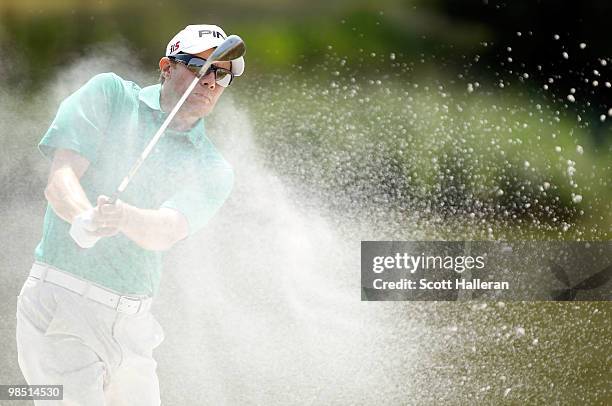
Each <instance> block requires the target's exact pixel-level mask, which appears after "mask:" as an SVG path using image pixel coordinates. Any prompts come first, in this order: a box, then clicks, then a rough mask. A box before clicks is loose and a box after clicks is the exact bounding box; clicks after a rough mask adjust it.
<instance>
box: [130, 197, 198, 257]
mask: <svg viewBox="0 0 612 406" xmlns="http://www.w3.org/2000/svg"><path fill="white" fill-rule="evenodd" d="M124 210H125V211H126V213H125V221H124V223H123V224H122V226H121V231H122V232H123V234H125V235H126V236H127V237H128V238H129V239H130V240H132V241H134V242H135V243H136V244H138V245H139V246H141V247H142V248H144V249H147V250H152V251H164V250H167V249H169V248H171V247H172V246H173V245H174V244H175V243H176V242H178V241H180V240H182V239H183V238H185V237H187V234H188V225H187V221H186V220H185V219H184V217H183V216H182V215H181V214H179V213H178V212H176V211H174V210H171V209H166V208H162V209H159V210H149V209H140V208H138V207H134V206H130V205H128V204H125V203H124Z"/></svg>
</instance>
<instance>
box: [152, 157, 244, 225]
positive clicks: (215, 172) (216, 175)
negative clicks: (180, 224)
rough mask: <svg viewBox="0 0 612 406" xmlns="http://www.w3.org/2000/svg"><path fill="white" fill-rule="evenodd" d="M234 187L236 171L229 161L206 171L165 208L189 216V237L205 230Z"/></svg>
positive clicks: (166, 203) (187, 185) (176, 195)
mask: <svg viewBox="0 0 612 406" xmlns="http://www.w3.org/2000/svg"><path fill="white" fill-rule="evenodd" d="M233 185H234V171H233V170H232V168H231V166H229V164H227V163H226V162H223V163H219V164H216V165H213V166H212V167H209V168H208V169H207V170H205V171H202V173H200V174H199V175H198V176H197V177H194V178H192V180H191V181H190V182H189V183H188V184H186V185H185V186H183V187H182V188H181V189H180V190H179V191H178V192H177V193H176V194H175V195H174V196H172V197H171V198H170V199H169V200H167V201H166V202H164V203H163V204H162V205H161V207H165V208H169V209H174V210H176V211H178V212H180V213H181V214H183V215H184V216H185V218H186V219H187V222H188V223H189V235H190V236H191V235H193V234H195V233H196V232H198V231H199V230H201V229H202V228H203V227H204V226H205V225H206V223H208V221H209V220H210V219H211V218H212V217H213V216H214V215H215V213H216V212H217V211H218V210H219V209H220V208H221V206H222V205H223V203H224V202H225V201H226V200H227V198H228V196H229V195H230V192H231V191H232V188H233Z"/></svg>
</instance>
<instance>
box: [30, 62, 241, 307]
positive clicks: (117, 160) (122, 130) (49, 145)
mask: <svg viewBox="0 0 612 406" xmlns="http://www.w3.org/2000/svg"><path fill="white" fill-rule="evenodd" d="M160 91H161V85H154V86H149V87H145V88H142V89H141V88H140V87H139V86H138V85H136V84H134V83H133V82H129V81H126V80H123V79H122V78H120V77H119V76H117V75H115V74H114V73H103V74H99V75H96V76H94V77H93V78H92V79H91V80H90V81H89V82H87V83H86V84H85V85H84V86H83V87H81V88H80V89H78V90H77V91H76V92H75V93H73V94H72V95H70V96H69V97H68V98H66V99H65V100H64V101H63V102H62V103H61V105H60V107H59V110H58V112H57V115H56V117H55V119H54V120H53V122H52V124H51V127H50V128H49V130H48V131H47V132H46V134H45V135H44V137H43V138H42V140H41V141H40V144H39V149H40V151H41V152H42V154H43V155H44V156H45V157H47V158H48V159H50V160H51V159H52V158H53V154H54V151H55V150H56V149H58V148H64V149H70V150H73V151H76V152H77V153H79V154H80V155H82V156H83V157H85V158H87V160H88V161H89V162H90V166H89V168H88V169H87V171H86V172H85V173H84V174H83V176H82V178H81V185H82V186H83V189H84V190H85V193H86V194H87V197H88V198H89V200H90V201H91V202H92V204H94V205H95V202H96V200H97V197H98V196H99V195H101V194H104V195H107V196H110V195H111V194H112V193H113V192H114V191H115V189H116V188H117V186H118V185H119V183H120V182H121V180H122V179H123V177H124V176H125V175H126V174H127V173H128V171H129V169H130V167H131V166H132V165H133V164H134V162H136V160H137V159H138V157H139V156H140V154H141V153H142V151H143V150H144V148H145V146H146V145H147V144H148V142H149V141H150V139H151V138H152V137H153V135H154V134H155V132H156V131H157V129H158V128H159V127H160V126H161V124H162V122H163V120H164V119H165V117H166V116H165V114H164V113H163V112H162V111H161V107H160V101H159V99H160ZM232 185H233V171H232V168H231V166H230V165H229V164H228V163H227V161H226V160H225V159H224V158H223V157H222V156H221V154H220V153H219V152H218V151H217V149H216V148H215V147H214V146H213V144H212V143H211V141H210V140H209V139H208V138H207V137H206V134H205V130H204V122H203V120H202V119H201V120H199V121H198V122H197V123H196V125H195V126H194V127H193V128H192V129H191V130H189V131H187V132H178V131H173V130H170V129H169V130H166V132H165V134H164V136H163V137H162V138H161V139H160V141H159V142H158V144H157V146H156V147H155V149H154V150H153V152H152V153H151V155H149V157H148V158H147V159H146V160H145V162H144V164H143V165H142V166H141V168H140V170H139V172H138V173H137V174H136V175H135V176H134V178H133V179H132V181H131V183H130V184H129V186H128V187H127V189H126V190H125V192H124V193H123V194H122V195H121V197H120V198H121V200H123V201H124V202H126V203H129V204H131V205H134V206H136V207H139V208H142V209H159V208H161V207H167V208H171V209H174V210H177V211H179V212H180V213H182V214H183V215H184V216H185V218H186V219H187V222H188V223H189V234H190V235H193V234H194V233H195V232H197V231H198V230H200V229H201V228H202V227H203V226H204V225H205V224H206V223H207V222H208V220H209V219H210V218H211V217H212V216H213V215H214V214H215V213H216V212H217V210H218V209H219V208H220V207H221V206H222V204H223V202H224V201H225V200H226V198H227V197H228V195H229V194H230V191H231V189H232ZM69 230H70V224H69V223H67V222H66V221H64V220H62V219H61V218H60V217H58V216H57V215H56V214H55V212H54V211H53V208H52V207H51V205H47V209H46V213H45V219H44V226H43V235H42V239H41V241H40V243H39V244H38V246H37V247H36V251H35V258H36V260H37V261H40V262H43V263H46V264H49V265H52V266H54V267H56V268H58V269H60V270H63V271H66V272H70V273H72V274H74V275H77V276H79V277H81V278H84V279H87V280H89V281H92V282H94V283H96V284H99V285H101V286H105V287H107V288H110V289H112V290H114V291H117V292H119V293H122V294H135V295H155V294H156V293H157V291H158V288H159V281H160V277H161V260H162V253H160V252H156V251H148V250H145V249H143V248H141V247H139V246H138V245H137V244H136V243H134V242H132V241H131V240H130V239H128V238H127V237H126V236H125V235H123V234H122V233H120V234H118V235H115V236H113V237H106V238H102V239H101V240H100V241H98V243H97V244H96V245H95V246H94V247H93V248H89V249H83V248H80V247H79V246H78V245H77V244H76V243H75V242H74V241H73V240H72V238H71V237H70V235H69V234H68V232H69Z"/></svg>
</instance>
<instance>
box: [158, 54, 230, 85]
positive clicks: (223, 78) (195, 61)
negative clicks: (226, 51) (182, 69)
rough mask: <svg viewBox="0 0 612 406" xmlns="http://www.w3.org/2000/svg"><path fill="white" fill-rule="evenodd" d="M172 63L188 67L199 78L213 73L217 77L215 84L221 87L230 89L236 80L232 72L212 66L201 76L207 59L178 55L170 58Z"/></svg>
mask: <svg viewBox="0 0 612 406" xmlns="http://www.w3.org/2000/svg"><path fill="white" fill-rule="evenodd" d="M168 58H169V59H170V60H171V61H175V62H180V63H182V64H183V65H185V66H186V67H187V69H189V70H190V71H191V72H193V73H194V74H195V75H197V76H199V77H203V76H206V75H208V74H209V73H210V72H213V74H214V75H215V82H216V83H217V84H218V85H219V86H223V87H228V86H229V85H230V84H231V83H232V80H233V79H234V74H233V73H232V71H231V70H229V69H225V68H220V67H218V66H215V65H210V68H208V70H207V71H206V73H204V74H203V75H200V74H199V73H200V69H201V68H202V66H204V64H205V63H206V59H204V58H198V57H197V56H193V55H190V54H176V55H173V56H169V57H168Z"/></svg>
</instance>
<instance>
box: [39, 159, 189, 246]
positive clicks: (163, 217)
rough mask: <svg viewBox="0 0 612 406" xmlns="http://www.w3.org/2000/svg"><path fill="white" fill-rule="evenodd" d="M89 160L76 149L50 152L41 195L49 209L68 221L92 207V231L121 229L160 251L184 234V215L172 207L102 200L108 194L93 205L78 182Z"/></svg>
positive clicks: (103, 233) (104, 233)
mask: <svg viewBox="0 0 612 406" xmlns="http://www.w3.org/2000/svg"><path fill="white" fill-rule="evenodd" d="M88 167H89V161H88V160H87V159H86V158H84V157H83V156H81V155H79V154H78V153H77V152H75V151H72V150H69V149H58V150H57V151H56V152H55V154H54V156H53V163H52V164H51V171H50V173H49V179H48V182H47V187H46V188H45V197H46V198H47V201H48V202H49V204H50V205H51V207H52V208H53V211H54V212H55V213H56V214H57V215H58V216H59V217H60V218H62V219H63V220H65V221H67V222H68V223H71V224H72V222H73V221H74V218H75V217H76V216H78V215H80V214H82V213H84V212H86V211H88V210H93V216H92V224H93V225H94V226H96V227H98V228H99V229H100V231H99V232H93V233H92V234H93V235H98V236H101V237H106V236H110V235H114V234H116V233H117V232H123V233H124V234H125V235H126V236H127V237H128V238H129V239H130V240H132V241H134V242H135V243H136V244H138V245H139V246H140V247H142V248H144V249H147V250H153V251H163V250H167V249H169V248H171V247H172V245H174V244H175V243H176V242H178V241H180V240H182V239H184V238H185V237H187V235H188V228H189V226H188V224H187V220H186V219H185V217H184V216H183V215H182V214H180V213H179V212H178V211H176V210H172V209H167V208H161V209H159V210H147V209H140V208H138V207H134V206H131V205H129V204H126V203H122V202H119V203H118V204H115V205H110V204H105V202H106V201H107V200H108V198H104V197H102V196H101V197H100V198H98V202H97V203H98V205H97V206H96V207H95V208H93V206H92V204H91V203H90V202H89V199H88V198H87V195H86V194H85V191H84V190H83V187H82V186H81V183H80V178H81V177H82V176H83V174H84V173H85V171H86V170H87V168H88Z"/></svg>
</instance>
